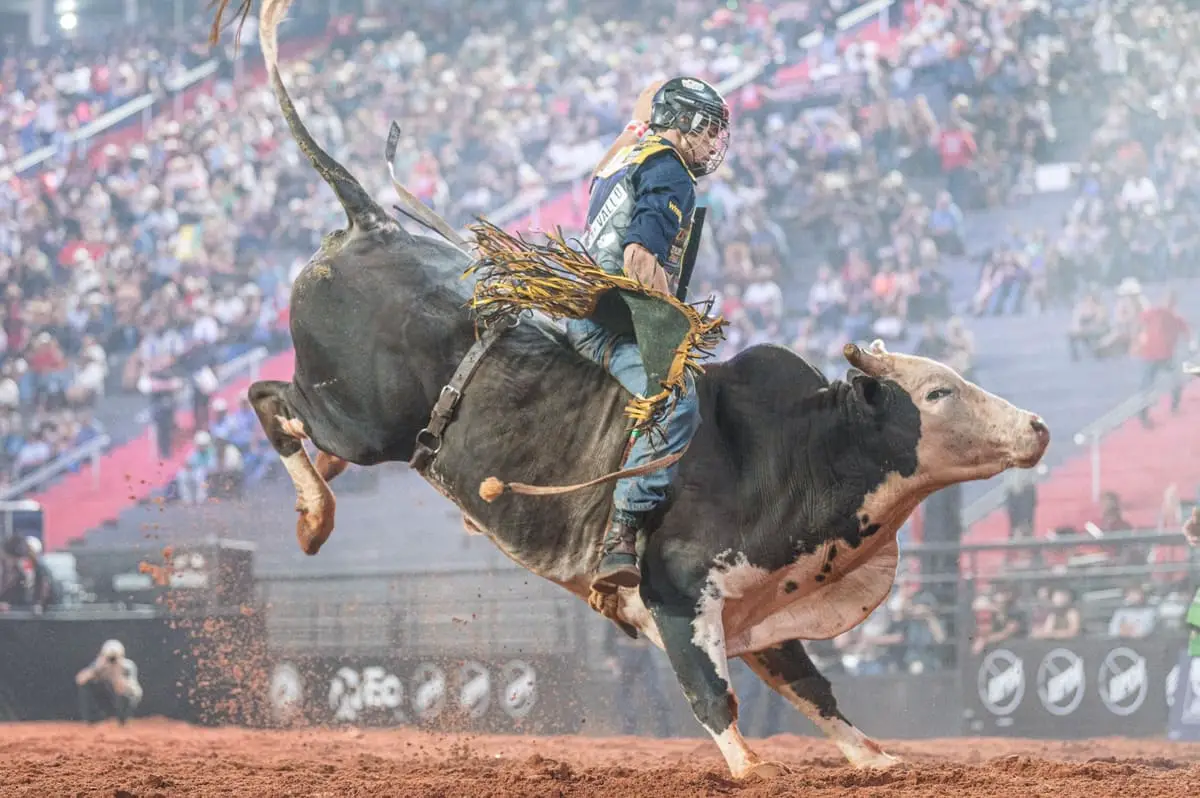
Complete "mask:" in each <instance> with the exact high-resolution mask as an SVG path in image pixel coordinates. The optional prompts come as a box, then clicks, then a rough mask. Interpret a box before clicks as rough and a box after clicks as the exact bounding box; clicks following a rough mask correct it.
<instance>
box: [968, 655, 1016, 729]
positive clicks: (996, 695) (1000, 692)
mask: <svg viewBox="0 0 1200 798" xmlns="http://www.w3.org/2000/svg"><path fill="white" fill-rule="evenodd" d="M978 681H979V700H980V701H982V702H983V706H984V707H985V708H986V709H987V711H988V712H991V713H992V714H993V715H1000V716H1004V715H1009V714H1011V713H1012V712H1013V710H1015V709H1016V708H1017V707H1018V706H1020V704H1021V699H1022V698H1024V697H1025V665H1024V663H1023V662H1021V658H1020V657H1018V656H1017V655H1016V654H1014V653H1012V652H1011V651H1009V650H1008V649H1007V648H998V649H996V650H995V651H989V652H988V655H987V656H986V657H984V658H983V662H981V663H980V664H979V679H978Z"/></svg>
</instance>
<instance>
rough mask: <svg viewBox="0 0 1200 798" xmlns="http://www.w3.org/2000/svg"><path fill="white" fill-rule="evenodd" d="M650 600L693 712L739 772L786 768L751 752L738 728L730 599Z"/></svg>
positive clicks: (766, 773) (764, 773) (762, 774)
mask: <svg viewBox="0 0 1200 798" xmlns="http://www.w3.org/2000/svg"><path fill="white" fill-rule="evenodd" d="M643 584H644V583H643ZM646 604H647V606H648V607H649V609H650V613H651V615H652V616H653V617H654V622H655V624H656V625H657V626H658V631H659V634H660V635H661V636H662V643H663V648H664V649H666V652H667V657H668V658H669V659H670V660H671V667H672V668H674V670H675V676H676V678H678V679H679V684H680V686H682V687H683V694H684V695H685V696H687V699H688V702H689V703H690V704H691V705H692V713H693V714H695V716H696V720H698V721H700V724H701V725H702V726H704V728H705V729H707V730H708V733H709V734H711V735H712V737H713V740H715V741H716V743H717V747H718V748H720V749H721V754H722V755H723V756H724V757H725V762H726V764H728V765H729V771H730V773H732V774H733V777H734V778H736V779H744V778H748V777H753V778H763V779H769V778H774V777H776V776H779V775H782V774H783V773H785V772H786V769H785V768H784V767H783V765H780V764H778V763H775V762H764V761H763V760H762V759H760V758H759V756H758V755H757V754H755V753H754V752H753V751H751V750H750V747H749V746H748V745H746V740H745V739H744V738H743V737H742V733H741V732H740V731H738V726H737V697H736V696H735V695H734V694H733V687H732V682H730V680H729V658H728V657H727V656H726V654H725V629H724V626H723V625H722V623H721V607H722V606H723V604H724V602H723V601H722V600H720V599H713V598H705V599H703V600H701V602H700V603H699V605H697V603H695V602H693V601H688V600H686V599H683V600H671V601H669V602H666V603H656V602H655V601H654V600H653V599H649V600H647V601H646ZM697 607H699V610H700V611H699V612H697Z"/></svg>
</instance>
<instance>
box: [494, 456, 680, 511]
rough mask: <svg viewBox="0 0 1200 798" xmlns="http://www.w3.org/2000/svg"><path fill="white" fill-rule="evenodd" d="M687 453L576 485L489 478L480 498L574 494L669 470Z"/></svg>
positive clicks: (614, 472) (624, 469)
mask: <svg viewBox="0 0 1200 798" xmlns="http://www.w3.org/2000/svg"><path fill="white" fill-rule="evenodd" d="M686 452H687V449H686V448H685V449H684V450H683V451H682V452H676V453H675V454H668V455H666V456H665V457H660V458H658V459H657V460H651V461H650V462H649V463H644V464H642V465H640V466H634V467H633V468H623V469H621V470H620V471H613V472H611V473H608V474H604V475H602V476H598V477H596V478H595V479H589V480H588V481H587V482H580V483H577V484H575V485H527V484H525V483H524V482H501V481H500V480H498V479H496V478H495V477H488V478H487V479H485V480H484V481H483V482H481V483H479V497H480V498H481V499H483V500H484V501H485V502H489V503H491V502H493V501H495V500H496V499H498V498H500V497H501V496H503V495H504V494H505V493H519V494H522V495H524V496H558V495H561V494H563V493H574V492H575V491H577V490H583V489H584V488H591V487H595V486H596V485H603V484H604V483H606V482H616V481H617V480H618V479H625V478H626V477H640V476H641V475H642V474H649V473H651V472H653V471H658V470H659V469H662V468H669V467H670V466H673V465H675V464H676V463H677V462H679V460H680V458H682V457H683V455H684V454H685V453H686Z"/></svg>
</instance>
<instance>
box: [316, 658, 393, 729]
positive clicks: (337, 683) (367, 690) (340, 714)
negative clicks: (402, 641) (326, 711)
mask: <svg viewBox="0 0 1200 798" xmlns="http://www.w3.org/2000/svg"><path fill="white" fill-rule="evenodd" d="M403 703H404V685H402V684H401V683H400V679H399V678H398V677H397V676H396V675H395V674H392V673H388V672H387V671H386V670H384V669H383V668H380V667H377V666H371V667H368V668H363V670H362V673H361V674H360V673H359V672H358V671H356V670H354V669H353V668H341V669H339V670H338V672H337V675H335V676H334V677H333V681H332V682H330V684H329V708H330V709H332V710H334V715H333V718H334V720H342V721H349V722H353V721H356V720H358V719H359V717H360V715H361V714H362V713H363V711H364V710H375V711H379V710H382V711H386V712H390V713H391V715H392V717H394V718H395V719H396V720H404V712H403V710H402V709H401V708H400V707H401V705H402V704H403Z"/></svg>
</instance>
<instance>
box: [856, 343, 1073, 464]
mask: <svg viewBox="0 0 1200 798" xmlns="http://www.w3.org/2000/svg"><path fill="white" fill-rule="evenodd" d="M844 354H845V356H846V360H847V361H849V362H850V365H852V366H854V367H855V368H856V369H858V370H859V371H860V372H862V374H861V375H858V376H856V377H854V378H853V379H852V381H853V382H855V383H856V389H857V390H858V392H859V394H860V395H861V396H863V398H864V400H865V401H867V402H887V401H888V399H889V393H890V392H892V391H897V390H898V391H901V392H903V393H904V394H905V395H907V397H908V399H909V400H911V402H912V404H913V406H915V407H916V409H917V412H918V413H919V415H920V421H921V431H920V441H919V444H918V461H919V463H920V468H921V471H922V472H923V475H924V476H925V477H927V478H928V479H929V480H931V481H932V482H934V483H938V484H950V483H953V482H962V481H966V480H971V479H987V478H988V477H991V476H995V475H996V474H999V473H1000V472H1002V471H1004V470H1005V469H1007V468H1011V467H1013V466H1016V467H1019V468H1032V467H1033V466H1035V465H1037V463H1038V461H1039V460H1041V459H1042V455H1043V454H1045V452H1046V447H1047V446H1048V445H1049V444H1050V430H1049V428H1048V427H1047V426H1046V424H1045V422H1044V421H1042V419H1041V418H1040V417H1039V416H1037V415H1035V414H1033V413H1030V412H1029V411H1027V410H1021V409H1020V408H1018V407H1015V406H1013V405H1012V404H1011V403H1009V402H1007V401H1006V400H1004V399H1001V398H1000V397H999V396H996V395H994V394H991V393H988V392H987V391H985V390H983V389H982V388H980V387H979V386H978V385H975V384H974V383H972V382H968V381H967V380H965V379H963V378H962V376H961V375H959V374H958V373H957V372H955V371H954V370H953V369H951V368H949V367H948V366H945V365H943V364H941V363H938V362H936V361H933V360H929V359H928V358H924V357H915V356H912V355H902V354H893V353H891V352H888V351H887V349H886V348H885V347H884V345H883V342H882V341H878V340H877V341H875V342H874V343H872V344H871V345H870V346H869V347H868V348H866V349H862V348H860V347H858V346H856V345H854V344H847V345H846V347H845V350H844Z"/></svg>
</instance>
